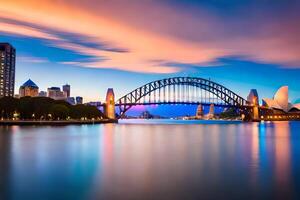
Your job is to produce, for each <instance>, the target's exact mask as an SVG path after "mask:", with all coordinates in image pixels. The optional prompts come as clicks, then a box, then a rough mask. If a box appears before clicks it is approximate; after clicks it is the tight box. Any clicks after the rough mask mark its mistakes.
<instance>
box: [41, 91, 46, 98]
mask: <svg viewBox="0 0 300 200" xmlns="http://www.w3.org/2000/svg"><path fill="white" fill-rule="evenodd" d="M39 97H47V92H46V91H40V92H39Z"/></svg>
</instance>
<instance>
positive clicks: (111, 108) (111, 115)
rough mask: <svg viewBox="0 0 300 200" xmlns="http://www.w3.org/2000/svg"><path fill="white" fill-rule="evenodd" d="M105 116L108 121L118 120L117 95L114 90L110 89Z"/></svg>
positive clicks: (105, 106)
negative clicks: (116, 109)
mask: <svg viewBox="0 0 300 200" xmlns="http://www.w3.org/2000/svg"><path fill="white" fill-rule="evenodd" d="M104 114H105V116H106V117H107V118H108V119H116V111H115V94H114V90H113V89H112V88H108V90H107V93H106V101H105V105H104Z"/></svg>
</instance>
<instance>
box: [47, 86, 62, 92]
mask: <svg viewBox="0 0 300 200" xmlns="http://www.w3.org/2000/svg"><path fill="white" fill-rule="evenodd" d="M48 90H59V91H60V87H50V88H48Z"/></svg>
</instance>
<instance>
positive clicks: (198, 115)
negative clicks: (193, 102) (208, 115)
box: [196, 104, 203, 119]
mask: <svg viewBox="0 0 300 200" xmlns="http://www.w3.org/2000/svg"><path fill="white" fill-rule="evenodd" d="M196 118H197V119H202V118H203V106H202V104H199V105H198V107H197V112H196Z"/></svg>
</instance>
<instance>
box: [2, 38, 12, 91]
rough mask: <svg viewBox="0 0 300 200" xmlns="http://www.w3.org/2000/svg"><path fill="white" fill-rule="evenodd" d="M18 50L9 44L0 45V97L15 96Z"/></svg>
mask: <svg viewBox="0 0 300 200" xmlns="http://www.w3.org/2000/svg"><path fill="white" fill-rule="evenodd" d="M15 65H16V50H15V48H14V47H13V46H12V45H10V44H8V43H0V69H1V70H0V97H3V96H11V97H13V96H14V88H15Z"/></svg>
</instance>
